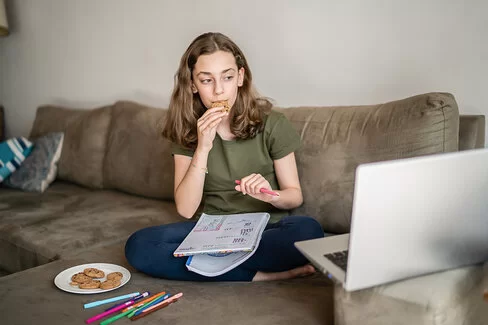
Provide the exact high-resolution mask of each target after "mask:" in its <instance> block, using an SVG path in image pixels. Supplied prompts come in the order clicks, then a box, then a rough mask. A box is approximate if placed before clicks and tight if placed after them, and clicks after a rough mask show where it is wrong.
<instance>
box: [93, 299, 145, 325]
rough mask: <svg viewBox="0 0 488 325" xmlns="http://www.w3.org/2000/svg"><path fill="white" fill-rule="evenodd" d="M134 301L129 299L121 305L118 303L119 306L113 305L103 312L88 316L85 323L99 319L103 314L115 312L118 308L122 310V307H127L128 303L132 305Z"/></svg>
mask: <svg viewBox="0 0 488 325" xmlns="http://www.w3.org/2000/svg"><path fill="white" fill-rule="evenodd" d="M134 303H135V301H134V300H129V301H127V302H126V303H124V304H122V305H120V306H117V307H114V308H112V309H109V310H107V311H104V312H103V313H101V314H98V315H95V316H93V317H92V318H88V319H87V320H86V321H85V323H87V324H90V323H93V322H94V321H96V320H99V319H100V318H103V317H105V316H107V315H110V314H113V313H115V312H116V311H119V310H122V309H124V308H127V307H129V306H130V305H133V304H134Z"/></svg>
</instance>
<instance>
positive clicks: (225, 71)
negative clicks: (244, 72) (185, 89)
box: [197, 68, 236, 76]
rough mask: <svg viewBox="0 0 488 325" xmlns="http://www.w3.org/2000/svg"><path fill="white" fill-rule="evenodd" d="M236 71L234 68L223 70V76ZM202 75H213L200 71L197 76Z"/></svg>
mask: <svg viewBox="0 0 488 325" xmlns="http://www.w3.org/2000/svg"><path fill="white" fill-rule="evenodd" d="M231 70H232V71H236V70H235V69H234V68H229V69H225V70H222V74H224V73H227V72H229V71H231ZM201 74H204V75H210V76H211V75H212V74H211V73H210V72H206V71H200V72H199V73H197V76H199V75H201Z"/></svg>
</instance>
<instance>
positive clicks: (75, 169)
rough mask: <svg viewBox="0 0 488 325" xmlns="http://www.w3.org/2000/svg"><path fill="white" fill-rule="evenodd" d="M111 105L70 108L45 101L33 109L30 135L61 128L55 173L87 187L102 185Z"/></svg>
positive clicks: (36, 135) (37, 135) (60, 177)
mask: <svg viewBox="0 0 488 325" xmlns="http://www.w3.org/2000/svg"><path fill="white" fill-rule="evenodd" d="M111 112H112V106H104V107H100V108H97V109H91V110H85V109H73V108H65V107H59V106H52V105H46V106H41V107H39V108H38V109H37V113H36V118H35V121H34V125H33V127H32V130H31V134H30V137H31V138H37V137H39V136H42V135H45V134H47V133H50V132H64V133H65V134H64V141H63V150H62V152H61V158H60V161H59V165H58V175H57V177H58V178H59V179H62V180H67V181H71V182H74V183H77V184H80V185H84V186H87V187H91V188H103V161H104V159H105V152H106V151H107V135H108V131H109V126H110V120H111Z"/></svg>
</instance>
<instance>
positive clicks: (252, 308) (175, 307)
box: [0, 258, 333, 325]
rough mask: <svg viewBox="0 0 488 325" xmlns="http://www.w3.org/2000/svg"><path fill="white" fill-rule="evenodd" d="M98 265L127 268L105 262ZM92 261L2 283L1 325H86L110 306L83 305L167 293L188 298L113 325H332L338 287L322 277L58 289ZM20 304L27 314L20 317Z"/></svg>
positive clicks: (142, 278)
mask: <svg viewBox="0 0 488 325" xmlns="http://www.w3.org/2000/svg"><path fill="white" fill-rule="evenodd" d="M95 261H96V262H100V261H103V262H108V263H116V264H122V265H124V264H123V263H120V262H117V261H114V260H110V259H103V258H100V259H97V260H95ZM89 262H94V260H92V259H90V260H84V259H76V260H60V261H55V262H53V263H49V264H47V265H43V266H40V267H36V268H33V269H30V270H26V271H24V272H19V273H15V274H12V275H9V276H6V277H4V278H0V314H1V315H2V324H8V325H24V324H50V325H65V324H83V320H85V319H88V318H90V317H92V316H94V315H96V314H99V313H101V312H102V311H103V310H104V309H106V308H107V307H108V306H111V305H102V306H99V307H95V308H90V309H83V304H85V303H88V302H92V301H96V300H101V299H106V298H110V297H114V296H118V295H122V294H126V293H130V292H135V291H140V292H142V291H146V290H147V291H149V292H151V294H154V293H156V292H161V291H163V290H164V291H167V292H170V293H178V292H182V293H183V297H182V298H181V299H180V300H179V301H178V303H175V304H172V305H171V306H169V307H167V308H165V309H164V310H161V311H157V312H155V313H153V314H151V315H148V316H146V317H144V318H143V319H140V320H138V321H137V322H131V321H129V320H128V319H125V320H119V321H117V322H116V323H114V324H119V323H120V324H126V325H127V324H131V323H132V324H142V325H144V324H173V325H194V324H212V325H230V324H232V325H247V324H253V325H287V324H306V325H327V324H333V311H332V308H333V304H332V289H333V286H331V284H330V281H328V280H326V279H325V277H320V276H319V275H318V274H317V276H313V277H307V278H299V279H292V280H287V281H269V282H251V283H243V282H240V283H235V282H234V283H232V282H220V283H215V282H212V283H209V282H200V283H196V282H185V281H169V280H164V279H155V278H152V277H148V276H146V275H144V274H142V273H139V272H133V270H131V272H132V277H131V279H130V281H129V282H128V283H127V284H126V285H124V286H123V287H122V288H120V289H118V290H117V291H111V292H107V293H100V294H96V295H82V294H72V293H67V292H64V291H61V290H59V289H58V288H57V287H55V286H54V284H53V279H54V278H55V277H56V275H57V274H59V272H61V271H63V270H65V269H67V268H69V267H72V266H76V265H81V264H85V263H89ZM124 266H126V265H124ZM20 304H21V305H22V312H19V306H20ZM94 324H95V323H94ZM97 324H98V322H97Z"/></svg>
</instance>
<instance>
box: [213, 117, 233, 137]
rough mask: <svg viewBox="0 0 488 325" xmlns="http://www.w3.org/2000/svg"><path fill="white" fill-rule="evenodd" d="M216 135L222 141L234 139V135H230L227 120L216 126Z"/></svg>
mask: <svg viewBox="0 0 488 325" xmlns="http://www.w3.org/2000/svg"><path fill="white" fill-rule="evenodd" d="M217 133H218V135H219V136H220V137H221V138H222V139H223V140H232V139H234V138H235V135H234V134H232V132H231V131H230V121H229V119H225V120H223V121H222V122H221V123H220V124H219V125H218V126H217Z"/></svg>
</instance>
